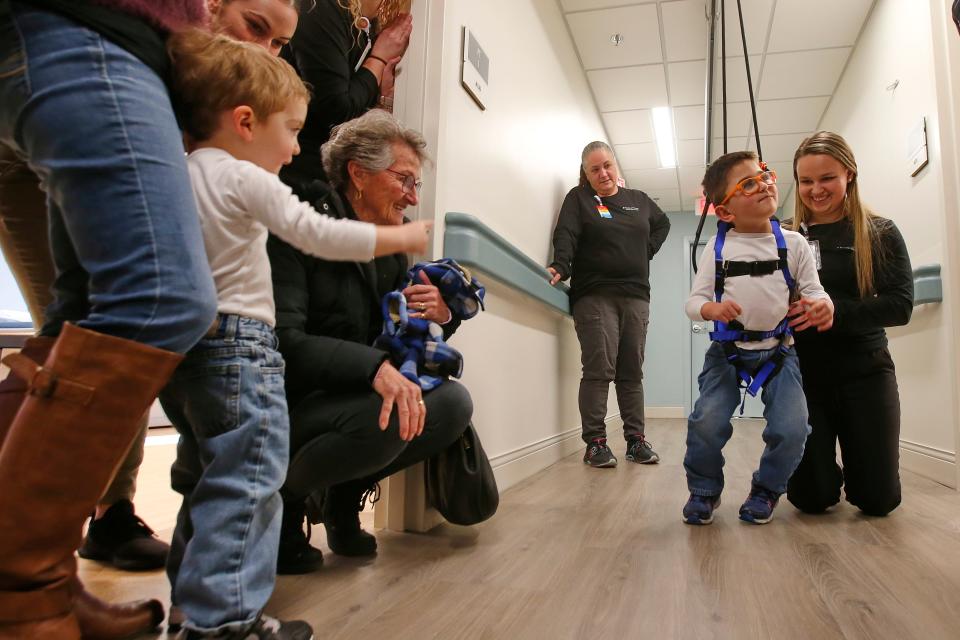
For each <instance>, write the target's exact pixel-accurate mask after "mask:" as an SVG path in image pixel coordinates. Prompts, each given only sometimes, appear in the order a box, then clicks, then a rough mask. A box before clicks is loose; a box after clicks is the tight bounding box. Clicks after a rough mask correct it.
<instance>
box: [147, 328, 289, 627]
mask: <svg viewBox="0 0 960 640" xmlns="http://www.w3.org/2000/svg"><path fill="white" fill-rule="evenodd" d="M276 347H277V338H276V336H275V335H274V332H273V329H271V328H270V327H269V326H267V325H265V324H264V323H262V322H260V321H258V320H252V319H250V318H243V317H240V316H236V315H223V314H221V315H220V316H219V317H218V320H217V325H216V327H215V328H214V329H211V331H210V332H209V333H208V335H207V337H206V338H204V339H202V340H201V341H200V343H199V344H197V346H195V347H194V348H193V349H192V350H190V352H189V353H188V354H187V358H186V360H184V362H183V364H181V365H180V367H179V368H178V369H177V372H176V373H175V374H174V376H173V378H172V379H171V381H170V383H169V384H168V385H167V388H166V389H164V390H163V392H162V393H161V395H160V401H161V403H162V404H163V409H164V411H165V412H166V413H167V416H168V417H169V418H170V421H171V422H172V423H173V425H174V426H175V427H176V428H177V431H179V432H180V443H179V445H178V446H177V459H176V462H174V464H173V467H172V469H171V474H170V475H171V481H172V484H173V488H174V489H175V490H176V491H177V492H178V493H180V494H182V495H183V504H182V506H181V507H180V513H179V515H178V516H177V526H176V530H175V531H174V536H173V544H172V546H171V549H170V558H169V560H168V563H167V574H168V576H169V578H170V584H171V587H172V598H171V599H172V601H173V603H174V604H176V605H177V606H179V607H180V609H181V610H182V611H183V613H184V614H185V616H186V619H187V623H186V625H185V626H186V627H187V628H190V629H195V630H197V631H214V630H216V631H219V630H228V629H229V630H234V629H239V628H241V627H242V626H243V625H244V624H249V623H250V622H253V621H254V620H255V619H256V617H257V616H258V615H259V614H260V612H261V610H262V609H263V607H264V606H265V605H266V603H267V600H268V599H269V598H270V595H271V593H272V592H273V587H274V582H275V580H276V569H277V546H278V544H279V541H280V518H281V509H282V506H281V500H280V495H279V489H280V485H281V484H283V479H284V476H285V474H286V470H287V461H288V458H289V450H290V444H289V434H290V429H289V419H288V415H287V401H286V396H285V395H284V390H283V358H282V357H281V356H280V354H279V352H278V351H277V350H276Z"/></svg>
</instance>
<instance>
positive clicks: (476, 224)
mask: <svg viewBox="0 0 960 640" xmlns="http://www.w3.org/2000/svg"><path fill="white" fill-rule="evenodd" d="M444 220H445V225H446V226H445V229H444V232H443V255H444V257H447V258H453V259H454V260H456V261H457V262H459V263H460V264H461V265H462V266H464V267H467V268H468V269H472V270H476V271H482V272H483V273H485V274H486V275H489V276H490V277H492V278H494V279H495V280H497V281H499V282H501V283H503V284H505V285H507V286H509V287H511V288H513V289H516V290H517V291H519V292H520V293H523V294H525V295H527V296H530V297H531V298H533V299H535V300H537V301H539V302H542V303H543V304H546V305H548V306H550V307H552V308H554V309H555V310H557V311H560V312H561V313H564V314H567V315H570V298H569V297H568V295H567V292H568V291H569V288H568V287H567V286H566V285H565V284H560V285H558V286H556V287H553V286H550V280H549V277H550V276H549V272H548V271H547V270H546V268H545V267H543V265H541V264H539V263H538V262H536V261H535V260H533V259H532V258H530V257H529V256H528V255H526V254H525V253H523V252H522V251H520V249H518V248H516V247H515V246H513V245H512V244H511V243H510V242H509V241H508V240H507V239H506V238H504V237H503V236H501V235H500V234H498V233H497V232H496V231H494V230H493V229H491V228H490V227H488V226H487V225H485V224H483V223H482V222H480V220H479V219H478V218H476V217H475V216H472V215H470V214H468V213H456V212H449V213H447V215H446V217H445V219H444Z"/></svg>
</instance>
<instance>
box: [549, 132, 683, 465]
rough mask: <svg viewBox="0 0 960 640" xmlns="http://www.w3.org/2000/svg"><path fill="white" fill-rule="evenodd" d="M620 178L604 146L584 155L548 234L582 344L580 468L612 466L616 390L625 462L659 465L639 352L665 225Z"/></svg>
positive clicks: (553, 267)
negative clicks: (610, 414) (647, 426)
mask: <svg viewBox="0 0 960 640" xmlns="http://www.w3.org/2000/svg"><path fill="white" fill-rule="evenodd" d="M619 177H620V171H619V169H618V167H617V163H616V160H615V159H614V157H613V150H612V149H611V148H610V147H609V146H608V145H607V144H606V143H604V142H591V143H590V144H588V145H587V146H586V147H584V149H583V153H582V154H581V164H580V185H579V186H577V187H574V188H573V189H571V190H570V193H568V194H567V197H566V198H565V199H564V201H563V205H562V206H561V208H560V217H559V219H558V220H557V226H556V228H555V229H554V232H553V254H554V255H553V262H552V263H551V264H550V266H549V267H547V270H548V271H549V272H550V276H551V280H550V284H556V283H558V282H560V280H565V279H566V278H568V277H569V278H571V281H570V306H571V307H572V308H573V320H574V323H575V325H576V329H577V338H578V339H579V340H580V352H581V361H582V363H583V377H582V378H581V380H580V395H579V404H580V419H581V421H582V423H583V440H584V442H586V444H587V450H586V453H585V454H584V456H583V461H584V462H585V463H586V464H589V465H590V466H593V467H614V466H616V464H617V459H616V457H614V455H613V452H612V451H611V450H610V448H609V447H608V446H607V436H606V425H605V423H604V419H605V418H606V415H607V392H608V390H609V387H610V382H614V383H616V388H617V402H618V404H619V406H620V415H621V416H622V417H623V435H624V438H625V439H626V441H627V454H626V456H627V460H630V461H632V462H639V463H653V462H657V461H658V460H659V459H660V457H659V456H658V455H657V454H656V452H654V450H653V448H652V447H651V446H650V444H649V443H648V442H647V441H646V438H645V437H644V415H643V412H644V408H643V370H642V369H643V351H644V345H645V343H646V338H647V323H648V321H649V317H650V282H649V273H650V259H651V258H653V256H654V254H656V252H657V251H658V250H659V249H660V246H661V245H662V244H663V242H664V240H666V239H667V234H668V233H669V232H670V220H669V219H668V218H667V216H666V215H665V214H664V213H663V211H661V210H660V207H658V206H657V205H656V203H654V201H653V200H651V199H650V197H649V196H647V194H645V193H644V192H642V191H637V190H636V189H626V188H623V187H620V186H619V185H618V178H619Z"/></svg>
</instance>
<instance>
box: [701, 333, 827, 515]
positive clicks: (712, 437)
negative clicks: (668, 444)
mask: <svg viewBox="0 0 960 640" xmlns="http://www.w3.org/2000/svg"><path fill="white" fill-rule="evenodd" d="M776 352H777V350H776V349H763V350H757V351H749V350H746V349H741V350H740V360H741V362H742V363H743V364H744V365H746V367H748V369H749V370H751V371H755V370H756V369H757V368H758V367H760V366H761V365H762V364H763V363H764V362H766V361H767V360H769V359H770V358H771V357H772V356H773V355H774V354H775V353H776ZM737 380H738V378H737V372H736V370H735V369H734V367H733V365H731V364H729V363H728V362H727V359H726V356H725V355H724V352H723V347H722V346H721V345H720V344H719V343H717V342H714V343H712V344H711V345H710V348H709V349H707V355H706V357H705V358H704V362H703V371H702V372H701V373H700V377H699V378H698V379H697V381H698V384H699V386H700V397H699V398H698V399H697V402H696V404H695V405H694V407H693V413H691V414H690V417H689V419H688V420H687V454H686V456H685V457H684V459H683V467H684V469H686V471H687V487H688V488H689V490H690V493H693V494H697V495H701V496H718V495H720V493H721V492H722V491H723V454H722V453H721V450H722V449H723V446H724V445H725V444H726V443H727V440H729V439H730V436H731V435H733V425H732V424H731V422H730V418H731V417H732V416H733V412H734V411H736V410H737V407H738V406H739V405H740V402H741V393H742V391H741V389H740V388H739V385H738V383H737ZM761 399H762V400H763V405H764V406H763V417H764V418H765V419H766V421H767V425H766V427H765V428H764V430H763V441H764V442H765V443H766V445H767V446H766V448H765V449H764V450H763V454H762V455H761V456H760V467H759V468H758V469H757V470H756V471H755V472H754V474H753V484H754V485H757V486H760V487H763V488H764V489H766V490H768V491H773V492H774V493H777V494H782V493H783V492H785V491H786V490H787V480H789V479H790V476H791V475H792V474H793V471H794V469H796V468H797V465H798V464H799V463H800V458H801V457H803V446H804V443H805V442H806V440H807V435H808V434H809V433H810V426H809V424H808V423H807V422H808V420H807V403H806V399H805V398H804V395H803V383H802V380H801V377H800V366H799V364H798V361H797V354H796V352H795V351H794V349H793V347H791V348H790V351H789V353H788V354H787V356H786V357H785V358H784V360H783V366H782V367H781V368H780V372H779V373H777V375H775V376H773V378H771V379H769V380H768V381H767V384H766V385H765V386H764V388H763V392H762V394H761Z"/></svg>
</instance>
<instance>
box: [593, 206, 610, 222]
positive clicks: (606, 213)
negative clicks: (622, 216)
mask: <svg viewBox="0 0 960 640" xmlns="http://www.w3.org/2000/svg"><path fill="white" fill-rule="evenodd" d="M597 213H599V214H600V217H601V218H607V219H608V220H609V219H610V218H612V217H613V216H612V215H610V210H609V209H607V205H605V204H598V205H597Z"/></svg>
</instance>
